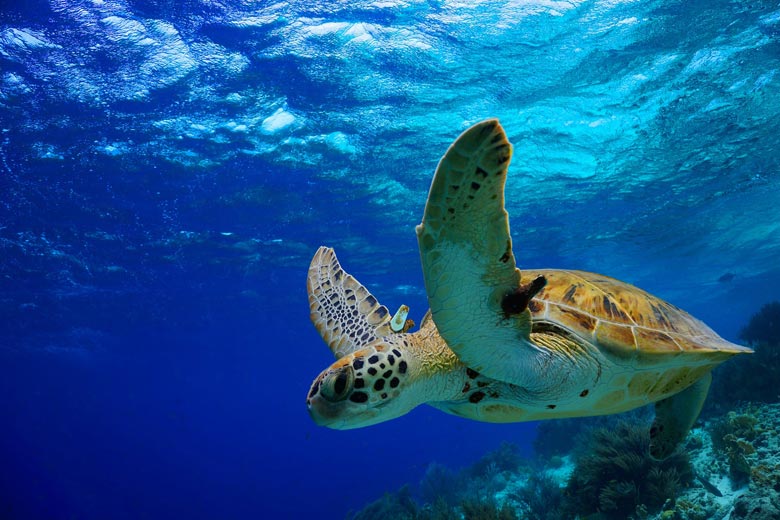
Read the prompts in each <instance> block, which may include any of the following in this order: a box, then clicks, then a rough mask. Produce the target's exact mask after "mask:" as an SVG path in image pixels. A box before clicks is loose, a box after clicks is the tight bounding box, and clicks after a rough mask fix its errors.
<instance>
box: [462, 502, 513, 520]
mask: <svg viewBox="0 0 780 520" xmlns="http://www.w3.org/2000/svg"><path fill="white" fill-rule="evenodd" d="M461 507H462V508H463V519H464V520H517V513H516V512H515V510H514V509H512V507H511V506H510V505H509V504H507V503H505V504H504V505H503V506H502V507H501V508H499V507H498V503H496V501H495V500H491V499H482V500H473V499H472V500H464V501H463V503H462V504H461Z"/></svg>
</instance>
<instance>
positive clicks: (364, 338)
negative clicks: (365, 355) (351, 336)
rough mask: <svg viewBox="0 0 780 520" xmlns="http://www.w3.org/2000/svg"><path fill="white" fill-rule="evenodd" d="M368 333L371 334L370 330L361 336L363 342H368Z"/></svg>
mask: <svg viewBox="0 0 780 520" xmlns="http://www.w3.org/2000/svg"><path fill="white" fill-rule="evenodd" d="M368 334H369V333H368V332H366V333H365V334H363V335H362V336H360V342H361V343H365V342H366V340H367V339H368Z"/></svg>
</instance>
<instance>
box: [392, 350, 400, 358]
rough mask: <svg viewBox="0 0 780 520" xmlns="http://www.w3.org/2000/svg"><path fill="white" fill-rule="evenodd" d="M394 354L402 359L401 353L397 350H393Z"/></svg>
mask: <svg viewBox="0 0 780 520" xmlns="http://www.w3.org/2000/svg"><path fill="white" fill-rule="evenodd" d="M393 354H395V355H396V357H401V353H400V352H398V350H396V349H393Z"/></svg>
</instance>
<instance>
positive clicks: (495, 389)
mask: <svg viewBox="0 0 780 520" xmlns="http://www.w3.org/2000/svg"><path fill="white" fill-rule="evenodd" d="M511 155H512V148H511V145H510V144H509V142H508V141H507V138H506V135H505V133H504V130H503V128H502V127H501V125H500V124H499V122H498V121H497V120H495V119H491V120H487V121H483V122H481V123H478V124H476V125H474V126H472V127H471V128H469V129H468V130H466V131H465V132H464V133H463V134H462V135H461V136H460V137H459V138H458V139H457V140H456V141H455V143H454V144H453V145H452V146H451V147H450V149H449V150H448V151H447V153H446V154H445V155H444V157H443V158H442V159H441V161H440V163H439V165H438V168H437V170H436V174H435V176H434V179H433V183H432V185H431V189H430V193H429V195H428V201H427V204H426V206H425V213H424V216H423V220H422V223H421V224H420V225H419V226H417V238H418V243H419V247H420V256H421V259H422V267H423V274H424V278H425V287H426V290H427V294H428V302H429V304H430V307H431V310H430V311H428V313H427V314H426V316H425V318H424V319H423V321H422V323H421V326H420V328H419V330H418V331H416V332H413V333H408V332H406V331H405V329H401V328H400V325H399V324H398V321H399V320H398V319H396V320H395V324H393V320H392V318H391V315H390V313H389V311H388V309H387V307H385V306H384V305H381V304H380V303H379V302H378V301H377V299H376V298H375V297H374V296H372V295H371V294H370V293H369V291H368V290H367V289H366V288H365V287H363V286H362V285H361V284H360V283H359V282H358V281H357V280H355V278H354V277H352V276H350V275H349V274H347V273H346V272H344V270H343V269H342V268H341V266H340V264H339V261H338V259H337V258H336V255H335V253H334V251H333V250H332V249H329V248H325V247H322V248H320V249H319V250H318V251H317V253H316V254H315V255H314V258H313V260H312V262H311V266H310V268H309V276H308V284H307V285H308V292H309V304H310V310H311V319H312V321H313V322H314V325H315V326H316V328H317V330H318V331H319V332H320V334H321V335H322V337H323V339H324V340H325V342H326V343H327V344H328V346H329V347H330V349H331V350H332V351H333V353H334V354H335V355H336V357H337V358H338V361H336V362H335V363H334V364H332V365H331V366H330V367H329V368H327V369H326V370H325V371H323V372H322V373H321V374H320V375H319V376H318V377H317V378H316V379H315V380H314V383H313V384H312V386H311V389H310V391H309V394H308V398H307V401H306V402H307V406H308V409H309V412H310V414H311V416H312V417H313V418H314V420H315V421H316V422H317V423H318V424H321V425H324V426H328V427H331V428H337V429H347V428H358V427H362V426H368V425H371V424H375V423H379V422H382V421H386V420H388V419H392V418H395V417H398V416H400V415H403V414H405V413H407V412H409V411H410V410H411V409H413V408H414V407H416V406H417V405H420V404H422V403H427V404H429V405H432V406H434V407H436V408H439V409H441V410H443V411H445V412H448V413H451V414H455V415H458V416H461V417H466V418H469V419H475V420H479V421H489V422H517V421H532V420H539V419H551V418H561V417H577V416H589V415H603V414H612V413H618V412H623V411H626V410H630V409H632V408H636V407H639V406H642V405H645V404H648V403H655V420H654V422H653V425H652V427H651V428H650V436H651V442H650V446H651V448H650V452H651V455H652V456H653V457H655V458H658V459H662V458H665V457H667V456H668V455H669V454H671V453H672V452H673V451H674V449H675V447H676V446H677V445H678V443H679V442H680V441H681V440H682V439H683V438H685V436H686V435H687V433H688V430H689V429H690V427H691V426H692V424H693V422H694V421H695V420H696V417H697V416H698V415H699V412H700V410H701V407H702V404H703V402H704V399H705V397H706V395H707V390H708V388H709V386H710V381H711V374H710V372H711V370H712V369H713V368H714V367H715V366H717V365H718V364H720V363H721V362H723V361H724V360H726V359H727V358H729V357H731V356H733V355H735V354H742V353H748V352H751V350H750V349H748V348H746V347H742V346H739V345H735V344H733V343H729V342H728V341H726V340H724V339H722V338H721V337H719V336H718V335H717V334H716V333H715V332H714V331H713V330H712V329H710V328H709V327H707V326H706V325H705V324H704V323H702V322H701V321H699V320H697V319H695V318H693V317H692V316H690V315H689V314H688V313H686V312H685V311H683V310H681V309H679V308H677V307H675V306H673V305H671V304H669V303H667V302H665V301H663V300H661V299H659V298H656V297H655V296H652V295H650V294H648V293H646V292H644V291H642V290H641V289H638V288H636V287H634V286H631V285H629V284H627V283H623V282H620V281H618V280H615V279H612V278H608V277H606V276H602V275H598V274H593V273H587V272H582V271H569V270H556V269H538V270H530V269H529V270H524V271H523V273H522V280H521V273H520V271H519V270H518V269H517V267H516V266H515V256H514V253H513V251H512V241H511V238H510V235H509V222H508V215H507V212H506V210H505V209H504V182H505V179H506V171H507V166H508V164H509V160H510V157H511ZM402 316H403V314H402Z"/></svg>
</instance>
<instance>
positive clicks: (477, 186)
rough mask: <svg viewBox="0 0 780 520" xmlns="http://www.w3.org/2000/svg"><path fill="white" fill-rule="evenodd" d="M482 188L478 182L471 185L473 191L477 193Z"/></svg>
mask: <svg viewBox="0 0 780 520" xmlns="http://www.w3.org/2000/svg"><path fill="white" fill-rule="evenodd" d="M481 187H482V185H481V184H480V183H478V182H472V183H471V189H472V190H474V191H477V190H478V189H480V188H481Z"/></svg>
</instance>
